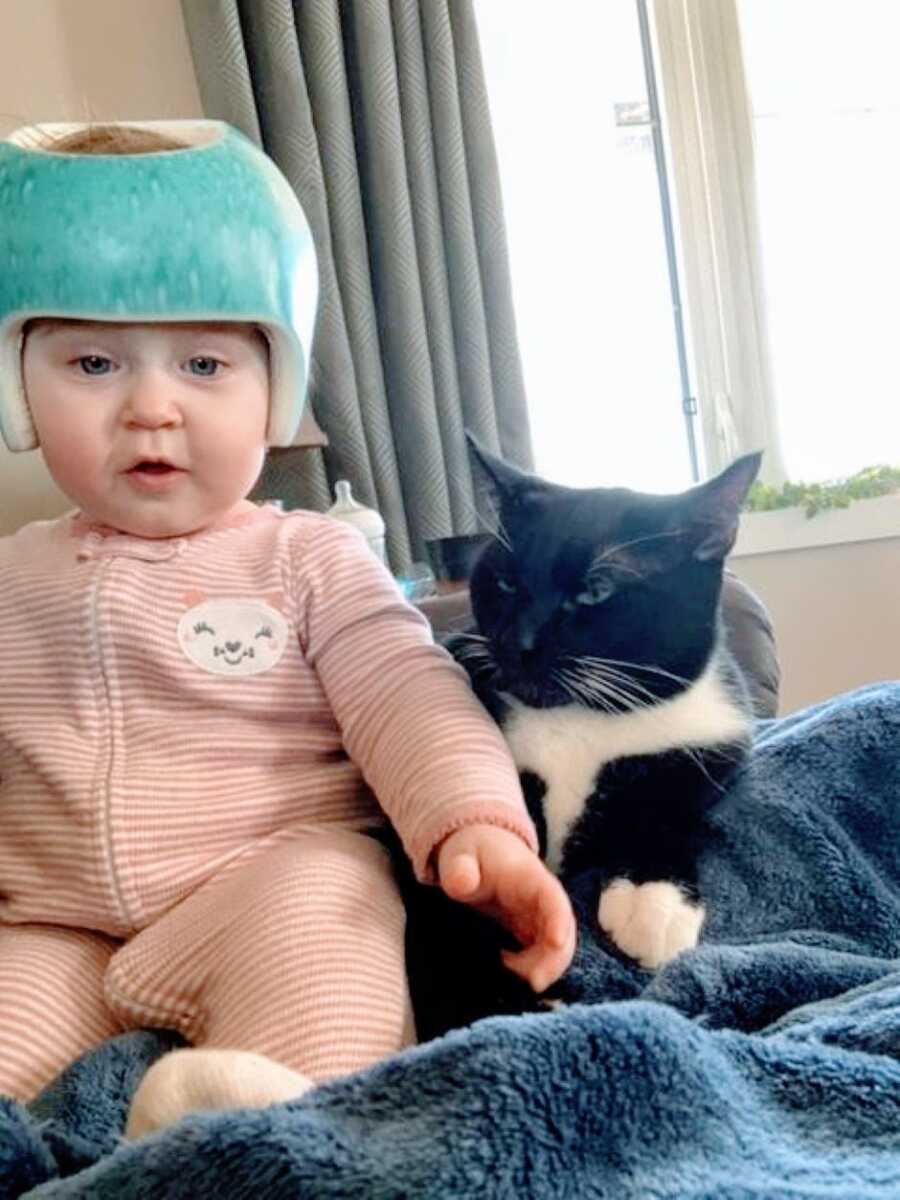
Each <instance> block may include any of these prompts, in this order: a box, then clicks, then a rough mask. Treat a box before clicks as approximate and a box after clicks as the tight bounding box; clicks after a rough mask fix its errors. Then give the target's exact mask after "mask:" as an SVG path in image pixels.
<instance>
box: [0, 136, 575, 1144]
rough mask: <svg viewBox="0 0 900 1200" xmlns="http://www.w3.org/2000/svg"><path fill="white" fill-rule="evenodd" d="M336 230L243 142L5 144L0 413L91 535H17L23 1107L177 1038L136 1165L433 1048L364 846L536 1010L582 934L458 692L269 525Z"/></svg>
mask: <svg viewBox="0 0 900 1200" xmlns="http://www.w3.org/2000/svg"><path fill="white" fill-rule="evenodd" d="M315 304H316V274H315V258H314V254H313V249H312V241H311V237H310V234H309V229H308V227H307V225H306V221H305V218H304V216H303V213H302V211H301V210H300V208H299V205H298V204H297V201H296V199H295V197H294V195H293V192H292V190H291V189H290V187H289V185H288V184H287V182H286V181H285V180H284V178H283V177H282V176H281V175H280V173H279V172H278V170H277V168H275V166H274V164H273V163H271V161H270V160H269V159H268V158H266V156H265V155H263V154H262V153H261V152H260V151H259V150H257V149H256V147H254V146H253V145H252V144H251V143H250V142H249V141H247V140H246V139H245V138H243V137H242V136H241V135H240V134H238V133H237V132H236V131H234V130H232V129H230V128H228V127H227V126H225V125H222V124H220V123H216V122H173V123H167V124H166V123H164V124H157V125H154V126H137V127H115V126H113V127H104V128H101V129H93V130H75V131H74V132H72V131H71V130H69V131H66V133H65V135H64V136H60V135H59V134H58V132H57V134H56V135H54V137H53V140H51V141H49V142H48V141H43V142H38V143H36V142H35V139H34V138H33V137H31V138H29V137H28V136H26V135H24V134H18V135H13V136H12V138H11V139H10V140H8V141H7V142H3V143H0V419H2V428H3V434H4V437H5V439H6V441H7V444H8V445H9V447H10V448H11V449H14V450H24V449H30V448H32V447H34V446H37V445H39V446H40V449H41V452H42V454H43V457H44V459H45V461H46V464H47V467H48V468H49V471H50V473H51V475H52V476H53V478H54V480H55V481H56V483H57V484H58V485H59V487H60V488H61V489H62V491H63V492H64V493H65V494H66V496H67V497H68V498H69V499H70V500H71V501H72V503H73V504H74V505H75V506H76V511H74V512H72V513H70V514H68V515H66V516H64V517H62V518H60V519H58V520H55V521H42V522H35V523H32V524H30V525H26V526H25V527H24V528H22V529H21V530H19V532H17V533H16V534H14V535H12V536H10V537H6V538H3V539H0V670H2V678H3V690H2V695H0V1093H5V1094H9V1095H11V1096H13V1097H16V1098H20V1099H25V1100H27V1099H29V1098H31V1097H32V1096H34V1095H35V1094H36V1093H37V1092H38V1091H39V1090H40V1089H41V1088H42V1087H43V1086H44V1085H45V1084H46V1083H47V1082H48V1081H49V1080H50V1079H51V1078H53V1076H54V1075H56V1074H57V1073H58V1072H59V1071H60V1070H61V1069H62V1068H63V1067H65V1065H66V1064H67V1063H68V1062H70V1061H71V1060H72V1059H73V1058H74V1057H75V1056H77V1055H78V1054H80V1053H82V1052H83V1051H85V1050H86V1049H88V1048H89V1047H92V1046H94V1045H96V1044H97V1043H98V1042H99V1041H100V1040H101V1039H103V1038H105V1037H108V1036H109V1035H111V1034H115V1033H118V1032H120V1031H122V1030H125V1029H135V1028H139V1027H146V1026H157V1027H169V1028H175V1029H177V1030H178V1031H180V1033H182V1034H183V1035H184V1037H185V1038H186V1039H187V1041H188V1042H189V1043H190V1044H191V1047H192V1048H190V1049H186V1050H180V1051H175V1052H174V1053H172V1054H169V1055H166V1056H164V1057H163V1058H162V1059H161V1060H159V1061H158V1062H157V1063H156V1064H155V1066H154V1067H153V1068H151V1070H150V1071H149V1072H148V1074H147V1076H146V1077H145V1079H144V1081H143V1083H142V1085H141V1087H140V1088H139V1090H138V1093H137V1096H136V1097H135V1100H134V1103H133V1106H132V1110H131V1116H130V1120H129V1132H130V1133H131V1134H132V1135H135V1136H136V1135H139V1134H141V1133H143V1132H146V1131H147V1130H150V1129H152V1128H155V1127H158V1126H159V1125H162V1124H165V1123H167V1122H169V1121H173V1120H176V1119H177V1118H178V1117H179V1116H181V1115H182V1113H184V1112H186V1111H190V1110H191V1109H194V1108H207V1107H208V1108H215V1107H230V1106H236V1105H247V1104H254V1105H264V1104H267V1103H271V1102H274V1101H276V1100H282V1099H285V1098H287V1097H291V1096H295V1095H299V1094H301V1093H302V1092H303V1091H304V1090H305V1089H306V1088H308V1087H310V1086H312V1085H313V1084H315V1083H318V1082H320V1081H323V1080H327V1079H330V1078H333V1077H334V1076H337V1075H340V1074H343V1073H345V1072H350V1071H354V1070H357V1069H360V1068H363V1067H365V1066H367V1065H369V1064H371V1063H373V1062H375V1061H377V1060H378V1059H380V1058H382V1057H384V1056H386V1055H389V1054H391V1053H394V1052H395V1051H397V1050H399V1049H401V1048H402V1047H404V1046H406V1045H408V1044H410V1043H411V1042H412V1041H413V1040H414V1030H413V1027H412V1021H411V1015H410V1003H409V995H408V989H407V983H406V974H405V968H404V954H403V937H404V913H403V909H402V905H401V902H400V899H399V896H398V893H397V889H396V887H395V884H394V881H393V877H392V872H391V867H390V863H389V860H388V857H387V854H386V852H385V851H384V849H383V848H382V846H381V844H380V843H379V841H377V840H376V839H375V838H374V837H372V836H370V834H371V831H372V830H373V829H375V828H376V827H377V826H378V824H379V823H381V822H383V820H384V817H383V813H387V814H388V815H389V817H390V819H391V821H392V822H393V823H394V825H395V826H396V828H397V830H398V831H399V833H400V835H401V837H402V839H403V843H404V846H405V848H406V850H407V852H408V854H409V856H410V859H411V861H412V863H413V865H414V868H415V870H416V872H417V874H418V876H419V878H420V879H423V880H429V881H432V882H434V883H435V884H437V885H439V886H441V887H442V888H443V889H444V891H445V892H446V893H447V894H448V895H449V896H451V897H452V898H454V899H455V900H459V901H462V902H465V903H468V904H472V905H474V906H476V907H478V908H479V909H481V910H482V911H485V912H488V913H490V914H492V915H493V916H494V917H496V918H497V919H498V920H499V921H501V922H502V923H503V924H504V925H506V926H507V928H509V929H510V930H511V931H512V933H513V934H514V935H515V937H516V939H517V940H518V942H519V943H520V945H521V947H522V949H521V950H520V951H518V952H516V953H511V954H509V955H508V956H507V957H506V963H507V965H508V967H509V968H510V969H511V970H513V971H514V972H516V973H517V974H518V975H520V976H522V977H523V978H525V979H527V980H528V981H529V983H530V984H531V986H532V987H533V988H534V989H535V990H536V991H542V990H544V989H545V988H546V987H547V986H549V984H550V983H551V982H553V981H554V980H555V979H557V978H558V977H559V976H560V975H561V974H562V972H563V971H564V970H565V969H566V967H567V966H568V964H569V962H570V960H571V957H572V953H573V949H574V941H575V927H574V919H573V916H572V912H571V908H570V906H569V903H568V900H567V899H566V896H565V894H564V892H563V891H562V889H561V887H560V885H559V883H558V882H557V881H556V879H555V878H554V877H553V876H552V875H551V874H550V873H549V872H548V871H547V870H546V869H545V867H544V866H543V865H542V863H541V862H540V860H539V858H538V856H537V853H536V840H535V834H534V830H533V827H532V825H531V822H530V820H529V818H528V816H527V814H526V811H525V808H524V804H523V801H522V797H521V793H520V789H519V784H518V779H517V776H516V772H515V769H514V767H513V765H512V762H511V760H510V758H509V755H508V752H507V750H506V748H505V744H504V742H503V740H502V738H501V736H500V734H499V733H498V731H497V729H496V728H495V726H494V724H493V723H492V722H491V721H490V719H489V718H488V717H487V716H486V714H485V713H484V712H483V710H482V709H481V708H480V706H479V705H478V703H477V702H476V701H475V699H474V698H473V696H472V694H471V693H470V691H469V688H468V685H467V683H466V682H465V681H464V679H463V678H462V676H461V673H460V671H459V670H458V668H457V667H456V666H455V665H454V664H453V663H452V662H451V660H450V659H449V657H448V656H447V655H446V654H445V653H444V652H443V650H441V649H439V648H437V647H436V646H434V644H433V643H432V640H431V637H430V635H429V630H428V626H427V623H426V621H425V620H424V618H423V617H422V616H421V615H420V614H419V613H418V612H417V611H416V610H415V609H413V608H411V607H410V606H409V605H408V604H406V603H405V601H404V600H403V599H402V597H401V595H400V592H399V590H398V588H397V586H396V585H395V583H394V581H393V580H392V578H391V577H390V575H389V574H388V573H387V571H385V569H384V568H383V567H382V566H381V564H380V563H379V562H378V561H377V560H376V558H375V556H374V555H373V554H372V553H371V552H370V550H369V549H368V547H367V545H366V544H365V542H364V541H363V539H362V538H361V537H360V535H359V534H358V533H357V532H356V531H355V530H353V529H351V528H349V527H347V526H346V525H344V524H341V523H339V522H337V521H334V520H332V519H330V518H328V517H326V516H320V515H317V514H314V513H309V512H292V513H282V512H280V511H279V510H278V508H277V507H275V506H272V505H262V506H259V505H256V504H254V503H251V502H250V501H249V500H248V499H247V498H246V497H247V495H248V493H249V492H250V490H251V488H252V487H253V485H254V483H255V481H256V479H257V477H258V475H259V473H260V470H261V468H262V464H263V460H264V456H265V451H266V446H267V445H272V444H276V445H277V444H290V442H291V440H292V438H293V436H294V433H295V430H296V426H297V423H298V421H299V417H300V408H301V401H302V397H303V392H304V388H305V383H306V374H307V362H308V356H309V343H310V339H311V330H312V321H313V316H314V312H315Z"/></svg>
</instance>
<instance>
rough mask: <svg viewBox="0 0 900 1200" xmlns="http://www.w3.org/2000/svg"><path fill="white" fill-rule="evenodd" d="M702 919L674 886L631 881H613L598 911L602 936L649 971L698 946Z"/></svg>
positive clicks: (700, 909)
mask: <svg viewBox="0 0 900 1200" xmlns="http://www.w3.org/2000/svg"><path fill="white" fill-rule="evenodd" d="M705 915H706V913H705V910H704V908H703V905H702V904H694V903H692V902H691V901H690V900H688V899H687V897H686V896H685V895H684V893H683V892H682V891H681V889H680V888H678V887H676V886H675V884H674V883H665V882H662V881H660V882H655V883H641V884H634V883H632V882H631V880H630V879H614V880H613V881H612V883H611V884H610V885H609V886H608V887H607V888H606V889H605V890H604V891H603V893H602V895H601V896H600V905H599V907H598V909H597V921H598V923H599V925H600V928H601V929H602V930H603V932H604V933H605V934H606V935H607V936H608V937H609V938H611V939H612V941H614V942H615V944H616V945H617V946H618V947H619V949H620V950H622V951H623V952H624V953H625V954H627V955H628V956H629V957H630V958H634V959H636V960H637V961H638V962H639V963H640V964H641V966H642V967H647V968H648V970H651V971H655V970H656V969H657V968H658V967H661V966H663V964H664V963H667V962H669V960H670V959H672V958H674V957H675V955H676V954H679V953H680V952H681V951H682V950H689V949H690V948H691V947H692V946H696V945H697V941H698V939H699V937H700V928H701V926H702V925H703V918H704V916H705Z"/></svg>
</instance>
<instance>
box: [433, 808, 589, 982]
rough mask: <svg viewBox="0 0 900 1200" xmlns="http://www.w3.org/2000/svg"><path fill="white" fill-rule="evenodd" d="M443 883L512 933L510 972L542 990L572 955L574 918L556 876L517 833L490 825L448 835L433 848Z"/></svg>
mask: <svg viewBox="0 0 900 1200" xmlns="http://www.w3.org/2000/svg"><path fill="white" fill-rule="evenodd" d="M437 874H438V880H439V881H440V885H441V887H442V888H443V889H444V891H445V892H446V893H447V895H448V896H449V897H450V898H451V899H452V900H459V901H461V902H462V903H463V904H471V905H472V907H473V908H477V909H478V910H479V911H480V912H483V913H487V914H488V915H489V916H491V917H493V918H494V919H495V920H497V921H499V922H500V923H501V924H502V925H504V926H506V928H507V929H508V930H509V931H510V933H511V934H512V935H513V937H514V938H515V939H516V941H518V942H519V943H520V945H521V946H522V949H521V950H517V951H510V950H504V951H503V961H504V963H505V964H506V966H507V967H509V969H510V970H511V971H514V972H515V973H516V975H520V976H521V977H522V978H523V979H527V980H528V982H529V983H530V984H531V987H532V988H533V990H534V991H535V992H543V991H545V990H546V989H547V988H548V987H549V986H550V984H551V983H554V982H555V981H556V980H557V979H559V977H560V975H562V973H563V972H564V971H565V970H566V969H567V967H568V966H569V963H570V962H571V961H572V955H573V954H574V953H575V918H574V916H573V914H572V906H571V904H570V903H569V898H568V896H567V895H566V893H565V892H564V891H563V888H562V885H561V884H560V882H559V880H558V879H557V878H556V877H555V876H554V875H551V874H550V872H549V871H548V870H547V868H546V867H545V866H544V864H543V863H542V862H541V860H540V859H539V858H538V857H537V855H536V854H534V853H533V851H531V850H529V848H528V847H527V846H526V845H525V843H524V842H523V841H522V839H521V838H520V837H518V836H517V835H516V834H514V833H510V832H509V830H506V829H499V828H497V827H496V826H493V825H470V826H468V827H467V828H465V829H460V830H458V831H457V832H456V833H451V834H450V836H449V837H448V838H445V840H444V841H443V842H442V843H441V845H440V847H439V849H438V852H437Z"/></svg>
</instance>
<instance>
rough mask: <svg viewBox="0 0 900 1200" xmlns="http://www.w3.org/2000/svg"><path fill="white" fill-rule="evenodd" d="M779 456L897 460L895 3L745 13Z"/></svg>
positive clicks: (833, 469)
mask: <svg viewBox="0 0 900 1200" xmlns="http://www.w3.org/2000/svg"><path fill="white" fill-rule="evenodd" d="M738 15H739V19H740V32H741V43H742V46H743V51H744V62H745V68H746V74H747V84H748V88H749V93H750V100H751V107H752V115H753V132H754V141H755V151H756V178H757V190H758V196H759V213H760V245H761V248H762V260H763V275H764V279H765V284H766V297H767V316H768V325H769V336H770V345H771V348H772V365H773V379H774V388H775V396H776V399H777V405H778V416H779V425H780V433H781V445H782V452H783V454H784V460H785V466H786V468H787V472H788V474H789V476H790V477H791V478H793V479H823V478H828V477H832V478H835V477H841V476H847V475H851V474H853V473H854V472H856V471H858V470H860V469H861V468H863V467H866V466H873V465H875V464H877V463H883V462H890V463H893V464H896V463H900V382H898V372H897V356H896V349H895V346H896V343H895V341H894V339H895V338H896V337H897V312H898V305H897V295H898V289H900V174H898V172H897V167H896V161H895V148H896V146H897V145H898V143H900V73H898V71H897V46H898V44H900V5H897V4H896V3H892V2H890V0H888V2H886V0H790V3H785V2H784V0H739V4H738Z"/></svg>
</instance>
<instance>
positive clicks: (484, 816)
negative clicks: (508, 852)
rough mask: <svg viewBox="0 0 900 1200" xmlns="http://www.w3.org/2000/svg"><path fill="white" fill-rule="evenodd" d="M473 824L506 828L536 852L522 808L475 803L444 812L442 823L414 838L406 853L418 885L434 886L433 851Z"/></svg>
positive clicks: (533, 834) (535, 839) (531, 833)
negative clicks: (519, 809) (430, 884)
mask: <svg viewBox="0 0 900 1200" xmlns="http://www.w3.org/2000/svg"><path fill="white" fill-rule="evenodd" d="M472 825H492V826H494V828H496V829H506V830H508V831H509V832H510V833H514V834H515V835H516V836H517V837H519V838H521V840H522V841H523V842H524V843H525V845H526V846H527V847H528V848H529V850H531V851H533V852H534V853H535V854H537V853H538V840H537V834H536V833H535V829H534V825H533V823H532V821H531V818H530V817H529V816H528V814H527V812H526V811H525V810H524V808H523V809H522V810H521V811H518V810H516V809H514V808H511V807H510V806H500V805H497V804H492V803H491V802H490V801H476V802H474V803H472V804H467V805H465V806H464V807H462V808H457V809H456V810H455V811H454V812H452V813H447V814H446V815H445V816H444V818H443V820H440V819H439V820H438V821H436V822H434V823H431V824H429V826H428V827H427V828H425V829H423V830H421V831H420V832H417V833H416V834H415V835H414V836H413V838H412V841H411V843H410V845H409V846H408V848H407V852H408V854H409V857H410V859H411V861H412V865H413V870H414V871H415V873H416V878H417V879H418V880H419V882H420V883H437V881H438V880H437V871H436V865H435V861H434V859H435V851H436V850H437V849H438V848H439V847H440V845H441V843H442V842H444V841H445V840H446V839H447V838H448V837H449V836H450V835H451V833H456V832H458V831H459V830H460V829H468V828H469V827H470V826H472Z"/></svg>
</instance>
